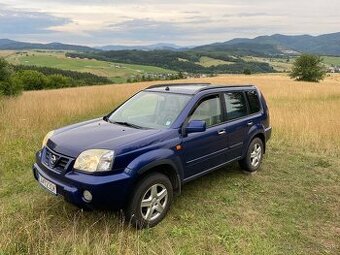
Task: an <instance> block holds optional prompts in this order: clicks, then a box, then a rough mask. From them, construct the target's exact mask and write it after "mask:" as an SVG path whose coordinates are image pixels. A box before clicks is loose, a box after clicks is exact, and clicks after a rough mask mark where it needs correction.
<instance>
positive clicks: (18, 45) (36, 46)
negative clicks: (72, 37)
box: [0, 39, 96, 51]
mask: <svg viewBox="0 0 340 255" xmlns="http://www.w3.org/2000/svg"><path fill="white" fill-rule="evenodd" d="M40 49H41V50H42V49H44V50H74V51H96V49H93V48H91V47H87V46H79V45H71V44H63V43H57V42H53V43H47V44H43V43H28V42H18V41H13V40H9V39H0V50H40Z"/></svg>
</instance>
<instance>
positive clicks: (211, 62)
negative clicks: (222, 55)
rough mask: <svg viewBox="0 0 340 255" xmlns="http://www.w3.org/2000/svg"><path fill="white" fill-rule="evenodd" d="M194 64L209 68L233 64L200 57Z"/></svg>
mask: <svg viewBox="0 0 340 255" xmlns="http://www.w3.org/2000/svg"><path fill="white" fill-rule="evenodd" d="M196 64H199V65H201V66H204V67H210V66H218V65H230V64H233V62H228V61H224V60H221V59H215V58H210V57H201V58H200V61H199V62H197V63H196Z"/></svg>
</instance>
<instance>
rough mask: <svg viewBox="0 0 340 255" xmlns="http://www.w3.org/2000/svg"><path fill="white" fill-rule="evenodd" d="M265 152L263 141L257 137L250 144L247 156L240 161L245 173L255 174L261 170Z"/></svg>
mask: <svg viewBox="0 0 340 255" xmlns="http://www.w3.org/2000/svg"><path fill="white" fill-rule="evenodd" d="M263 151H264V147H263V142H262V140H261V139H260V138H258V137H255V138H254V139H253V140H252V141H251V143H250V144H249V147H248V149H247V155H246V156H245V158H243V159H241V160H240V161H239V165H240V167H241V168H242V169H243V170H244V172H245V173H247V174H249V173H255V172H256V171H257V170H258V169H259V168H260V166H261V162H262V158H263Z"/></svg>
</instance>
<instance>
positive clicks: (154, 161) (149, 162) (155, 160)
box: [127, 149, 183, 179]
mask: <svg viewBox="0 0 340 255" xmlns="http://www.w3.org/2000/svg"><path fill="white" fill-rule="evenodd" d="M160 165H170V166H171V167H172V168H173V169H174V170H175V171H176V172H177V174H178V175H179V177H180V178H181V179H183V167H182V165H181V161H180V159H179V158H178V156H177V155H176V154H175V152H174V151H173V150H170V149H158V150H153V151H149V152H147V153H144V154H142V155H140V156H138V157H137V158H135V159H134V160H133V161H131V162H130V164H129V165H128V166H127V170H128V171H129V174H130V175H133V176H138V175H141V174H143V173H145V172H146V171H148V170H150V169H151V168H153V167H156V166H160Z"/></svg>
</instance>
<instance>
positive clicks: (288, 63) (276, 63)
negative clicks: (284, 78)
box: [242, 56, 294, 72]
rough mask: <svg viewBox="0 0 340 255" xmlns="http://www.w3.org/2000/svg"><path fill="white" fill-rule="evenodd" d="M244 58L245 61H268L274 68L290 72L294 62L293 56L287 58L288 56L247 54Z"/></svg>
mask: <svg viewBox="0 0 340 255" xmlns="http://www.w3.org/2000/svg"><path fill="white" fill-rule="evenodd" d="M242 59H243V60H245V61H251V62H264V63H268V64H269V65H270V66H272V67H273V68H274V70H276V71H278V72H289V71H290V70H291V68H292V66H293V65H292V64H293V62H294V59H293V58H292V59H289V60H287V59H286V58H265V57H253V56H245V57H242Z"/></svg>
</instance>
